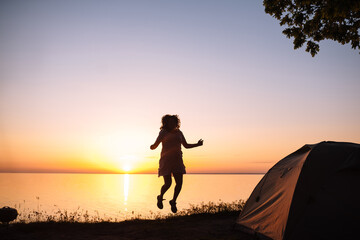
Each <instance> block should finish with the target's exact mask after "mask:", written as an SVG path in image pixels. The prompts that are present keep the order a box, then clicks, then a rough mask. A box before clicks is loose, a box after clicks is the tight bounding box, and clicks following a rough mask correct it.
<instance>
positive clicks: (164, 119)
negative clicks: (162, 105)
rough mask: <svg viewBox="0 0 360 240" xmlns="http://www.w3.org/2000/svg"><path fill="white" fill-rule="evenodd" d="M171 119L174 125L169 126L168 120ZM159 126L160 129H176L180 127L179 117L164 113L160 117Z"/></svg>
mask: <svg viewBox="0 0 360 240" xmlns="http://www.w3.org/2000/svg"><path fill="white" fill-rule="evenodd" d="M171 120H173V121H174V122H175V127H174V126H171V123H170V121H171ZM161 124H162V125H161V127H160V129H161V130H163V129H165V130H167V131H172V130H177V129H179V128H180V124H181V122H180V118H179V116H178V115H170V114H166V115H164V116H163V117H162V118H161Z"/></svg>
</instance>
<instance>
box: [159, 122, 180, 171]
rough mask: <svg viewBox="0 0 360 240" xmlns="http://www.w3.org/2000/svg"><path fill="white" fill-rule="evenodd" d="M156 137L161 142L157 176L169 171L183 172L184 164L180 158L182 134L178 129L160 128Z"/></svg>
mask: <svg viewBox="0 0 360 240" xmlns="http://www.w3.org/2000/svg"><path fill="white" fill-rule="evenodd" d="M158 139H159V140H160V141H161V142H162V150H161V158H160V162H159V177H160V176H166V175H170V174H171V173H181V174H185V173H186V171H185V165H184V162H183V158H182V152H181V143H182V142H183V140H184V135H183V133H182V132H181V131H180V130H176V131H172V132H169V131H166V130H164V129H163V130H161V131H160V133H159V137H158Z"/></svg>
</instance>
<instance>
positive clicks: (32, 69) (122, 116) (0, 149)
mask: <svg viewBox="0 0 360 240" xmlns="http://www.w3.org/2000/svg"><path fill="white" fill-rule="evenodd" d="M281 32H282V27H280V25H279V22H278V21H277V20H275V19H274V18H272V17H271V16H270V15H267V14H265V12H264V7H263V6H262V1H253V0H247V1H230V0H225V1H205V0H204V1H165V0H164V1H137V0H136V1H110V0H107V1H90V0H78V1H13V0H8V1H1V2H0V172H132V173H144V172H146V173H150V172H151V173H156V171H157V168H158V160H159V155H160V150H161V146H160V147H159V148H158V149H156V150H155V151H151V150H150V148H149V146H150V145H151V144H152V143H153V142H154V141H155V139H156V137H157V135H158V133H159V127H160V120H161V117H162V116H163V115H164V114H168V113H169V114H178V115H179V116H180V119H181V121H182V125H181V130H182V131H183V133H184V135H185V137H186V139H187V141H188V142H190V143H195V142H197V141H198V140H199V139H200V138H202V139H204V146H203V147H199V148H194V149H184V150H183V152H184V162H185V165H186V167H187V171H188V172H189V173H200V172H201V173H214V172H218V173H234V172H242V173H245V172H251V173H256V172H266V171H267V170H268V169H269V168H270V167H271V166H272V165H273V164H275V163H276V162H277V161H279V160H280V159H281V158H283V157H285V156H286V155H288V154H289V153H291V152H293V151H295V150H297V149H298V148H300V147H301V146H303V145H304V144H307V143H317V142H320V141H324V140H332V141H347V142H357V143H359V142H360V124H359V123H360V106H359V103H360V55H359V52H358V51H355V50H353V49H351V47H350V45H340V44H339V43H335V42H333V41H324V42H321V44H320V52H319V54H318V55H316V56H315V57H314V58H313V57H311V55H310V54H309V53H307V52H305V50H304V48H301V49H299V50H294V49H293V44H292V40H290V39H287V38H286V37H285V36H284V35H283V34H282V33H281Z"/></svg>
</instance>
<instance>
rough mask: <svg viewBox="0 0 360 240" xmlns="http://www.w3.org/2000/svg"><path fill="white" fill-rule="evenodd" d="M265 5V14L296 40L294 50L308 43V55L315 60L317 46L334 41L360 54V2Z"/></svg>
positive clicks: (307, 0)
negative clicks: (322, 42)
mask: <svg viewBox="0 0 360 240" xmlns="http://www.w3.org/2000/svg"><path fill="white" fill-rule="evenodd" d="M263 4H264V6H265V12H266V13H268V14H270V15H271V16H273V17H275V18H276V19H278V20H279V21H280V25H281V26H283V25H287V27H286V28H285V29H284V30H283V34H285V35H286V36H287V37H288V38H292V37H293V38H294V41H293V43H294V49H298V48H300V47H302V46H303V45H304V43H306V51H307V52H310V54H311V55H312V56H313V57H314V56H315V55H316V54H317V53H318V52H319V50H320V48H319V44H318V43H319V42H320V41H321V40H324V39H331V40H334V41H337V42H339V43H341V44H346V43H351V47H352V48H353V49H355V50H356V49H359V50H360V38H359V28H360V0H264V2H263Z"/></svg>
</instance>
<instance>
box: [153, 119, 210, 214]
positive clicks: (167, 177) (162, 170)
mask: <svg viewBox="0 0 360 240" xmlns="http://www.w3.org/2000/svg"><path fill="white" fill-rule="evenodd" d="M161 123H162V126H161V127H160V129H161V131H160V133H159V136H158V137H157V139H156V141H155V143H154V144H153V145H151V146H150V149H152V150H154V149H156V148H157V146H159V144H160V143H162V150H161V158H160V163H159V165H160V166H159V177H160V176H163V177H164V185H163V186H162V187H161V192H160V195H158V196H157V206H158V208H160V209H162V208H163V203H162V201H163V200H165V199H163V196H164V194H165V192H166V191H167V190H168V189H169V188H170V186H171V174H172V175H173V176H174V179H175V183H176V186H175V190H174V196H173V199H172V200H170V201H169V203H170V205H171V211H172V212H173V213H176V212H177V208H176V199H177V197H178V196H179V193H180V191H181V187H182V183H183V174H185V173H186V171H185V166H184V163H183V159H182V152H181V144H182V145H183V146H184V147H185V148H193V147H198V146H202V145H203V140H202V139H200V140H199V141H198V142H197V143H195V144H189V143H187V142H186V139H185V137H184V135H183V133H182V132H181V131H180V129H179V128H180V119H179V117H178V116H177V115H165V116H163V117H162V119H161Z"/></svg>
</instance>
